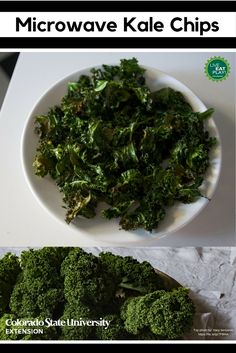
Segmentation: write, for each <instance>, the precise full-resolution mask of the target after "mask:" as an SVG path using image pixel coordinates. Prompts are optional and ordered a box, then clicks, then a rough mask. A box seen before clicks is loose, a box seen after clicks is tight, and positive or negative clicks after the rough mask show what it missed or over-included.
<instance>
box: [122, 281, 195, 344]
mask: <svg viewBox="0 0 236 353" xmlns="http://www.w3.org/2000/svg"><path fill="white" fill-rule="evenodd" d="M194 311H195V309H194V306H193V303H192V301H191V299H190V298H189V296H188V290H187V289H186V288H178V289H174V290H173V291H171V292H166V291H164V290H161V291H156V292H153V293H151V294H146V295H145V296H141V297H136V298H131V299H128V300H127V301H126V302H125V304H124V306H123V308H122V310H121V317H122V319H123V320H124V322H125V328H126V330H127V331H128V332H130V333H132V334H134V335H138V334H139V333H141V332H143V330H145V329H147V328H149V329H150V331H151V332H152V333H153V334H155V335H157V336H158V337H159V338H166V339H178V338H180V337H182V336H183V334H184V332H186V331H188V330H189V329H190V328H191V326H192V323H193V314H194Z"/></svg>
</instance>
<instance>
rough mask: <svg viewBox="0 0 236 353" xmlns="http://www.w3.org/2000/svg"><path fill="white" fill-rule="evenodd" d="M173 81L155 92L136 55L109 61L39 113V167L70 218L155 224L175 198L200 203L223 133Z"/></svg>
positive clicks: (123, 225) (127, 225)
mask: <svg viewBox="0 0 236 353" xmlns="http://www.w3.org/2000/svg"><path fill="white" fill-rule="evenodd" d="M212 113H213V110H212V109H209V110H207V111H206V112H204V113H199V112H193V109H192V107H191V106H190V105H189V103H188V102H187V101H186V100H185V97H184V96H183V95H182V93H180V92H177V91H175V90H173V89H172V88H169V87H167V88H162V89H160V90H158V91H156V92H151V90H150V89H149V88H148V87H147V85H146V83H145V69H144V68H142V67H141V66H140V65H139V63H138V61H137V59H135V58H132V59H123V60H121V61H120V65H118V66H109V65H103V67H102V68H98V69H96V68H94V69H92V70H91V75H90V76H85V75H83V76H81V77H80V78H79V80H78V81H77V82H71V83H69V84H68V93H67V95H66V96H65V97H63V98H62V101H61V104H60V105H59V106H56V107H53V108H51V109H50V110H49V112H48V113H47V114H45V115H39V116H36V118H35V122H36V132H37V133H38V135H39V145H38V149H37V155H36V157H35V160H34V163H33V167H34V171H35V174H36V175H38V176H41V177H44V176H46V175H50V176H51V178H53V179H54V180H55V182H56V184H57V185H58V188H59V190H60V192H61V193H62V194H63V200H64V203H65V207H66V209H67V214H66V222H67V223H70V222H72V221H73V220H75V219H77V218H79V217H86V218H93V217H94V216H95V215H96V212H97V205H98V204H99V203H101V202H105V203H107V205H108V206H109V207H108V208H107V209H105V210H104V211H102V213H103V215H104V217H106V218H108V219H111V218H119V219H120V226H121V228H123V229H125V230H134V229H137V228H143V229H145V230H147V231H150V232H151V231H152V230H153V229H156V228H157V227H158V225H159V223H160V222H161V221H162V220H163V219H164V218H165V215H166V212H167V209H168V207H170V206H171V205H173V203H174V202H175V201H180V202H183V203H190V202H194V201H195V200H196V199H197V198H198V197H201V196H202V195H201V192H200V189H199V187H200V186H201V184H202V182H203V179H204V175H205V172H206V170H207V168H208V167H209V152H210V150H211V147H212V146H213V145H214V144H215V143H216V140H215V139H214V138H212V137H210V136H209V133H208V132H207V131H206V130H205V127H204V121H205V120H206V119H207V118H209V117H210V116H211V115H212Z"/></svg>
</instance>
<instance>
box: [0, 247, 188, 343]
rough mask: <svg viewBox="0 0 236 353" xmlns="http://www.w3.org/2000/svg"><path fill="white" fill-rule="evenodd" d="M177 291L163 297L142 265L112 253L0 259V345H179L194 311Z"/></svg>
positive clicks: (162, 283)
mask: <svg viewBox="0 0 236 353" xmlns="http://www.w3.org/2000/svg"><path fill="white" fill-rule="evenodd" d="M179 286H180V285H179V284H177V282H176V281H174V280H173V283H172V287H174V288H175V289H171V290H170V288H172V287H170V285H169V283H167V282H166V278H165V275H162V273H156V272H155V270H154V268H153V267H152V266H151V264H149V263H148V262H147V261H144V262H142V263H140V262H138V261H137V260H136V259H134V258H133V257H131V256H126V257H122V256H118V255H114V254H112V253H111V252H102V253H100V255H99V256H94V255H93V254H91V253H87V252H86V251H85V250H83V249H80V248H53V247H52V248H48V247H45V248H42V249H36V250H27V251H23V252H22V254H21V256H20V257H19V258H18V257H17V256H16V255H13V254H10V253H8V254H6V255H5V256H4V257H3V258H2V259H0V309H1V310H0V340H160V339H176V338H181V337H182V336H183V335H184V334H185V332H187V331H188V329H189V328H190V327H191V325H192V320H193V314H194V306H193V303H192V301H191V299H190V298H189V296H188V290H187V289H185V288H181V287H179ZM11 321H13V322H16V321H19V323H18V324H17V325H16V324H13V325H11ZM28 322H33V324H27V323H28ZM40 322H41V323H43V324H42V325H41V324H40ZM48 322H49V323H50V325H46V323H48ZM40 329H41V331H42V329H43V332H40Z"/></svg>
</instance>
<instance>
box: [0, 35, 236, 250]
mask: <svg viewBox="0 0 236 353" xmlns="http://www.w3.org/2000/svg"><path fill="white" fill-rule="evenodd" d="M78 40H79V39H78ZM217 55H220V56H223V57H225V58H226V59H227V60H228V61H229V62H230V64H231V74H230V77H229V78H228V79H227V80H225V81H223V82H220V83H216V82H212V81H210V80H208V79H207V78H206V76H205V74H204V64H205V63H206V61H207V59H209V58H210V57H212V56H217ZM133 56H135V57H137V58H138V59H139V61H140V63H142V64H143V65H148V66H153V67H156V68H158V69H160V70H163V71H166V72H167V73H169V74H170V75H173V76H174V77H176V78H177V79H179V80H180V81H182V82H183V83H184V84H186V85H187V86H189V88H190V89H192V90H193V91H194V92H195V93H196V95H197V96H199V98H200V99H201V100H202V101H203V102H204V103H205V104H206V106H207V107H214V109H215V115H214V118H215V121H216V124H217V126H218V128H219V131H220V135H221V138H222V146H223V166H222V173H221V177H220V181H219V185H218V187H217V191H216V193H215V195H214V197H213V199H212V200H211V202H210V203H209V205H208V206H207V207H206V208H205V209H204V211H203V212H202V213H200V214H199V215H198V216H197V217H196V219H195V220H193V221H192V222H191V223H189V224H188V225H187V226H185V227H184V228H183V229H182V230H180V231H178V232H176V233H173V234H170V235H168V236H167V237H165V238H163V239H159V240H153V242H152V243H149V245H156V246H157V245H158V246H173V247H178V246H234V245H235V231H234V195H235V192H234V162H235V161H234V126H235V111H234V101H235V82H234V74H235V54H233V53H206V52H205V53H196V52H194V53H171V52H169V53H159V52H149V53H148V52H145V53H144V52H141V53H140V52H138V51H137V52H132V53H127V52H125V53H124V52H117V51H116V52H82V53H79V52H77V53H74V52H70V53H68V52H67V53H66V52H65V53H61V52H58V53H30V52H27V53H21V54H20V57H19V60H18V63H17V65H16V69H15V72H14V74H13V77H12V80H11V82H10V85H9V89H8V92H7V95H6V97H5V101H4V103H3V106H2V110H1V112H0V166H1V173H0V195H1V205H0V246H43V245H47V246H50V245H54V246H60V245H61V246H63V245H74V246H96V245H100V246H101V245H103V246H105V245H106V244H98V243H97V242H95V241H92V240H91V239H88V238H85V237H83V236H82V235H80V234H79V232H78V231H75V230H74V229H72V228H70V227H69V226H67V225H66V224H65V225H63V224H62V223H59V222H58V221H56V220H55V219H54V218H52V217H51V216H50V215H48V214H47V213H46V212H45V211H44V210H43V209H42V208H41V206H40V205H39V204H38V202H37V201H36V200H35V198H34V197H33V195H32V194H31V191H30V190H29V188H28V186H27V184H26V181H25V179H24V176H23V171H22V166H21V160H20V139H21V134H22V130H23V125H24V123H25V120H26V118H27V116H28V114H29V113H30V111H31V110H32V108H33V106H34V105H35V104H36V102H37V101H38V99H39V97H40V96H41V95H42V94H43V93H44V92H45V91H46V90H47V89H48V88H50V86H52V85H53V84H54V83H55V82H56V81H57V80H59V79H61V78H63V77H64V76H66V75H69V74H70V73H72V72H74V71H76V70H79V69H81V68H84V67H88V66H94V65H99V64H103V63H112V62H117V61H119V59H120V58H125V57H133ZM111 236H112V235H111Z"/></svg>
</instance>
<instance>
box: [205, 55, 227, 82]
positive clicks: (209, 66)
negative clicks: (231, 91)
mask: <svg viewBox="0 0 236 353" xmlns="http://www.w3.org/2000/svg"><path fill="white" fill-rule="evenodd" d="M229 73H230V65H229V63H228V61H227V60H226V59H224V58H222V57H220V56H214V57H213V58H210V59H209V60H208V61H207V63H206V64H205V74H206V75H207V77H208V78H209V80H212V81H215V82H220V81H223V80H226V78H227V77H228V76H229Z"/></svg>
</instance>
